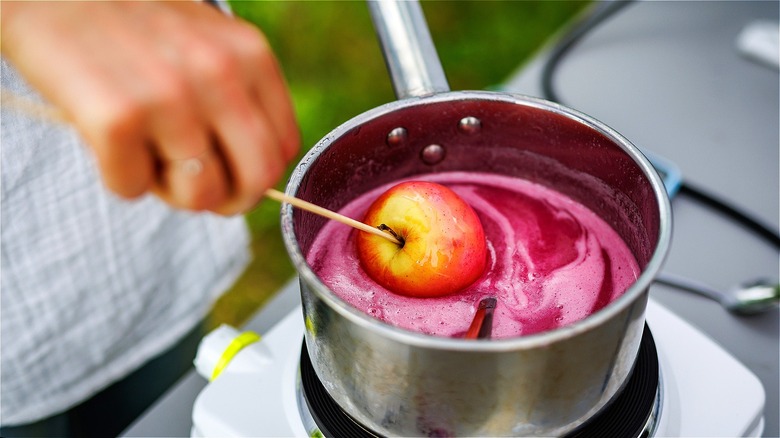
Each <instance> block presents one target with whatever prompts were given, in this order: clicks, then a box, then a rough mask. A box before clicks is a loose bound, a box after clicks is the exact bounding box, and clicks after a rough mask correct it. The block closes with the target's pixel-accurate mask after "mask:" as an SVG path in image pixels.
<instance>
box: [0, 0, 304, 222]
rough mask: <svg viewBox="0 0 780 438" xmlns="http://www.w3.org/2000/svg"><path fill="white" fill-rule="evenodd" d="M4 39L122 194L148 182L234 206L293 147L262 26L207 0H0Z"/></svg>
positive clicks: (280, 166) (197, 202)
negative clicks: (222, 10) (43, 0)
mask: <svg viewBox="0 0 780 438" xmlns="http://www.w3.org/2000/svg"><path fill="white" fill-rule="evenodd" d="M2 42H3V44H2V50H3V55H4V56H6V57H7V58H8V59H9V60H10V61H11V62H12V63H13V64H14V65H15V67H16V68H17V69H18V70H19V71H20V72H21V73H22V74H23V75H24V76H25V77H26V79H27V80H28V81H29V82H30V83H31V85H32V86H34V87H35V88H36V89H37V90H39V92H40V93H41V94H42V95H43V96H44V97H45V98H47V99H48V100H49V101H50V102H51V103H53V104H54V105H56V106H58V107H59V108H60V109H61V110H62V111H63V112H64V113H65V115H66V117H67V118H68V119H69V120H71V121H72V122H73V124H74V125H75V126H76V128H77V129H78V130H79V131H80V133H81V135H82V136H83V138H84V139H85V141H86V142H87V144H89V145H90V147H91V149H92V150H93V152H94V154H95V156H96V158H97V163H98V166H99V168H100V172H101V176H102V179H103V181H104V183H105V185H106V186H107V187H108V188H109V189H110V190H112V191H114V192H115V193H117V194H118V195H120V196H123V197H127V198H134V197H137V196H140V195H142V194H144V193H146V192H148V191H152V192H154V193H155V194H157V195H158V196H159V197H160V198H162V199H163V200H164V201H166V202H168V203H169V204H171V205H172V206H174V207H178V208H185V209H191V210H210V211H213V212H216V213H220V214H226V215H229V214H237V213H241V212H244V211H246V210H248V209H250V208H252V207H253V206H254V205H255V204H256V203H257V202H258V201H259V200H260V198H261V197H262V196H263V193H264V192H265V190H266V189H267V188H269V187H271V186H272V185H273V184H275V183H276V182H277V181H278V180H279V179H280V178H281V176H282V174H283V171H284V168H285V166H286V165H287V163H289V161H290V160H291V159H292V158H293V157H294V156H295V155H296V154H297V152H298V148H299V142H300V137H299V132H298V127H297V124H296V122H295V118H294V113H293V108H292V103H291V101H290V97H289V94H288V92H287V87H286V84H285V81H284V78H283V76H282V73H281V70H280V68H279V65H278V63H277V61H276V59H275V57H274V55H273V53H272V51H271V49H270V47H269V46H268V44H267V42H266V40H265V38H264V36H263V35H262V34H261V33H260V32H259V31H258V30H257V29H256V28H254V27H252V26H251V25H249V24H247V23H244V22H242V21H240V20H239V19H234V18H231V17H227V16H225V15H223V14H221V13H220V12H219V11H218V10H216V9H215V8H212V7H209V6H208V5H205V4H201V3H198V2H194V1H185V2H170V3H169V2H113V1H112V2H84V3H81V2H56V3H39V2H6V1H4V2H3V11H2ZM193 159H194V160H193Z"/></svg>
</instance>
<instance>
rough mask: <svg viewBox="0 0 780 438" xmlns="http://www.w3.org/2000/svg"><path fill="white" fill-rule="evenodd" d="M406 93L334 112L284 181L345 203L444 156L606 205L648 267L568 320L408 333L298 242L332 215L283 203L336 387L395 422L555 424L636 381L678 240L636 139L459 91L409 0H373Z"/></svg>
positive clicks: (348, 403) (365, 414) (486, 428)
mask: <svg viewBox="0 0 780 438" xmlns="http://www.w3.org/2000/svg"><path fill="white" fill-rule="evenodd" d="M369 7H370V9H371V12H372V16H373V18H374V21H375V25H376V29H377V33H378V35H379V37H380V40H381V43H382V47H383V51H384V54H385V58H386V61H387V63H388V67H389V70H390V73H391V76H392V80H393V84H394V87H395V90H396V94H397V96H398V98H399V100H397V101H394V102H391V103H388V104H386V105H382V106H380V107H378V108H374V109H372V110H370V111H368V112H366V113H363V114H360V115H358V116H357V117H355V118H353V119H352V120H350V121H348V122H346V123H344V124H343V125H341V126H339V127H337V128H336V129H335V130H333V131H332V132H331V133H329V134H328V135H327V136H325V138H323V139H322V140H320V141H319V142H318V143H317V144H316V145H315V146H314V148H313V149H312V150H311V151H310V152H309V153H308V154H307V155H306V156H305V157H304V158H303V159H302V161H301V162H300V163H299V164H298V166H297V167H296V169H295V170H294V173H293V174H292V176H291V179H290V181H289V184H288V186H287V193H288V194H290V195H294V196H297V197H300V198H303V199H305V200H307V201H310V202H314V203H316V204H319V205H322V206H324V207H326V208H329V209H332V210H338V209H339V208H340V207H342V206H344V205H345V204H346V203H347V202H348V201H349V200H351V199H353V198H355V197H356V196H358V195H360V194H361V193H363V192H365V191H367V190H370V189H372V188H375V187H377V186H379V185H382V184H385V183H387V182H390V181H392V180H396V179H398V178H404V177H409V176H413V175H418V174H424V173H430V172H442V171H453V170H458V171H479V172H485V171H488V172H493V173H498V174H504V175H513V176H517V177H522V178H526V179H529V180H531V181H535V182H538V183H541V184H544V185H547V186H550V187H552V188H554V189H556V190H558V191H560V192H563V193H564V194H566V195H568V196H570V197H572V198H574V199H576V200H577V201H579V202H581V203H583V204H584V205H586V206H588V207H589V208H590V209H592V210H593V211H595V212H596V213H597V214H599V215H600V216H601V217H602V218H604V219H605V220H606V221H607V222H608V223H610V224H611V225H612V226H613V227H614V229H615V230H616V231H617V232H618V233H619V234H620V235H621V237H622V238H623V239H624V240H625V241H626V243H627V244H628V246H629V248H630V249H631V250H632V252H633V253H634V255H635V257H636V259H637V261H638V262H639V265H640V267H641V268H642V274H641V275H640V277H639V278H638V279H637V281H636V283H635V284H634V285H632V286H631V287H630V288H629V290H628V291H627V292H626V293H625V294H624V295H623V296H621V297H620V298H619V299H617V300H616V301H614V302H612V303H611V304H609V305H608V306H606V307H604V308H603V309H602V310H600V311H598V312H596V313H594V314H593V315H591V316H589V317H588V318H586V319H585V320H583V321H580V322H577V323H575V324H572V325H569V326H566V327H563V328H560V329H557V330H553V331H549V332H544V333H539V334H535V335H531V336H526V337H518V338H513V339H503V340H492V341H473V340H465V339H449V338H440V337H432V336H427V335H423V334H420V333H413V332H410V331H406V330H402V329H399V328H396V327H392V326H390V325H388V324H385V323H382V322H380V321H378V320H377V319H374V318H373V317H371V316H368V315H366V314H364V313H362V312H360V311H358V310H357V309H355V308H353V307H351V306H350V305H349V304H347V303H346V302H344V301H342V300H341V299H340V298H338V296H336V295H335V294H334V293H333V291H331V290H330V289H328V287H327V286H325V284H323V283H322V281H320V279H319V278H317V275H316V273H315V272H313V271H312V269H311V267H310V266H309V265H308V264H307V263H306V259H305V256H306V254H307V251H308V250H309V248H310V246H311V244H312V242H313V241H314V238H315V236H316V235H317V232H318V231H319V230H320V228H321V227H322V226H323V224H324V221H325V219H323V218H321V217H319V216H315V215H312V214H309V213H307V212H305V211H300V210H297V209H293V208H291V207H289V206H286V207H285V208H284V209H283V211H282V228H283V234H284V240H285V245H286V247H287V250H288V252H289V254H290V257H291V259H292V261H293V263H294V264H295V267H296V269H297V271H298V274H299V277H300V284H301V294H302V301H303V313H304V315H303V317H304V318H305V320H306V326H307V330H306V333H305V340H306V345H307V348H308V352H309V355H310V356H311V360H312V363H313V366H314V369H315V371H316V373H317V376H318V377H319V379H320V380H321V381H322V383H323V385H324V386H325V388H326V390H327V392H328V394H329V395H330V396H331V397H333V399H334V400H335V401H336V402H337V403H338V404H339V405H340V406H341V407H342V408H343V409H344V411H345V412H346V413H348V414H349V415H350V416H352V417H353V418H354V419H355V420H356V421H357V422H359V423H360V424H362V425H364V426H365V427H367V428H369V429H370V430H372V431H373V432H375V433H377V434H381V435H389V436H394V435H397V436H445V435H446V436H505V435H523V436H529V435H543V436H551V435H561V434H565V433H566V432H568V431H571V430H573V429H574V428H576V427H577V426H579V425H581V424H583V423H584V422H585V421H587V420H588V419H589V418H591V417H592V416H594V415H595V414H596V413H598V412H599V410H601V409H602V408H603V407H604V406H605V405H606V404H608V403H609V401H610V400H612V399H613V398H614V397H615V396H616V394H617V393H618V392H619V391H620V390H621V389H622V387H623V385H624V383H625V382H626V381H627V379H628V377H629V376H630V373H631V371H632V367H633V365H634V362H635V359H636V357H637V352H638V348H639V342H640V339H641V336H642V332H643V327H644V323H645V307H646V302H647V295H648V287H649V285H650V283H651V281H652V280H653V277H654V276H655V275H656V274H657V273H658V271H659V268H660V267H661V264H662V261H663V259H664V257H665V255H666V253H667V250H668V248H669V242H670V236H671V215H670V205H669V200H668V198H667V195H666V191H665V190H664V187H663V184H662V182H661V180H660V178H659V177H658V175H657V174H656V172H655V171H654V170H653V168H652V166H651V165H650V163H649V162H648V161H647V159H645V157H644V156H643V155H642V154H641V153H640V152H639V151H638V150H637V148H636V147H634V146H633V145H632V144H631V143H630V142H629V141H628V140H626V139H625V138H623V137H622V136H621V135H620V134H618V133H617V132H615V131H614V130H612V129H610V128H609V127H607V126H605V125H604V124H603V123H601V122H599V121H596V120H594V119H593V118H591V117H588V116H587V115H585V114H582V113H580V112H577V111H574V110H572V109H569V108H565V107H563V106H560V105H557V104H555V103H552V102H548V101H545V100H541V99H537V98H533V97H526V96H520V95H515V94H508V93H497V92H480V91H463V92H450V91H449V90H448V88H449V87H448V85H447V81H446V79H445V76H444V73H443V71H442V68H441V65H440V63H439V60H438V57H437V55H436V52H435V49H434V46H433V43H432V41H431V38H430V35H429V33H428V30H427V27H426V24H425V21H424V18H423V15H422V10H421V8H420V6H419V5H418V4H417V3H416V2H394V1H377V2H374V1H372V2H369Z"/></svg>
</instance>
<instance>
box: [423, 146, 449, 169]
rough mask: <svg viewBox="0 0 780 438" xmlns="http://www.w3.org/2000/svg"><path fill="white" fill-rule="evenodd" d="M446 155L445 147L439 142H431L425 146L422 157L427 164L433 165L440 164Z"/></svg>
mask: <svg viewBox="0 0 780 438" xmlns="http://www.w3.org/2000/svg"><path fill="white" fill-rule="evenodd" d="M444 155H445V151H444V147H442V146H441V145H438V144H429V145H428V146H425V147H424V148H423V150H422V152H421V153H420V158H422V160H423V162H424V163H425V164H429V165H431V166H433V165H434V164H439V163H440V162H441V160H443V159H444Z"/></svg>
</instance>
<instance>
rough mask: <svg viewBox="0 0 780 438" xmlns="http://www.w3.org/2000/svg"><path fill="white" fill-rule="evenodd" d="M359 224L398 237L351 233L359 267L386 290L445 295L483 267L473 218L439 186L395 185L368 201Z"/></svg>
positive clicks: (481, 239)
mask: <svg viewBox="0 0 780 438" xmlns="http://www.w3.org/2000/svg"><path fill="white" fill-rule="evenodd" d="M363 222H364V223H366V224H368V225H371V226H375V227H378V228H379V229H382V230H387V232H390V233H391V234H394V235H395V236H396V237H397V238H398V240H400V241H401V244H400V245H399V244H397V243H394V242H393V241H391V240H389V239H385V238H383V237H381V236H376V235H373V234H371V233H366V232H359V233H358V234H357V236H356V237H357V239H356V240H357V254H358V258H359V259H360V264H361V266H362V267H363V269H364V270H365V272H366V273H367V274H368V275H369V276H370V277H371V278H372V279H373V280H374V281H376V282H377V283H379V284H380V285H382V286H383V287H385V288H386V289H388V290H390V291H391V292H394V293H397V294H399V295H406V296H412V297H420V298H428V297H438V296H443V295H448V294H451V293H455V292H458V291H460V290H463V289H464V288H466V287H467V286H469V285H470V284H472V283H473V282H474V281H475V280H476V279H477V278H479V277H480V276H481V275H482V272H483V271H484V270H485V265H486V264H487V244H486V242H485V231H484V230H483V229H482V223H481V222H480V221H479V217H477V214H476V212H475V211H474V209H473V208H471V206H470V205H469V204H467V203H466V202H465V201H464V200H463V199H462V198H460V197H459V196H458V195H457V194H455V192H453V191H452V190H451V189H449V188H447V187H445V186H443V185H441V184H437V183H432V182H427V181H407V182H403V183H400V184H398V185H395V186H393V187H391V188H390V189H389V190H387V191H386V192H384V193H383V194H382V195H380V196H379V197H378V198H377V199H376V200H375V201H374V202H373V203H372V204H371V206H370V207H369V208H368V211H367V212H366V215H365V217H364V219H363Z"/></svg>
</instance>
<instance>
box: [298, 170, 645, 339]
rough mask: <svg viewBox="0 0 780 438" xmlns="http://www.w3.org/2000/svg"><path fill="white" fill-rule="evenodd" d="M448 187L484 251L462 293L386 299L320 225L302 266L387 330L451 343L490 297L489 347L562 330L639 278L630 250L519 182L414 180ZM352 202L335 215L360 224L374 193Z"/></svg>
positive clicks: (342, 242)
mask: <svg viewBox="0 0 780 438" xmlns="http://www.w3.org/2000/svg"><path fill="white" fill-rule="evenodd" d="M413 179H414V180H426V181H433V182H437V183H440V184H443V185H446V186H448V187H449V188H451V189H452V190H453V191H454V192H455V193H457V194H458V195H459V196H460V197H461V198H463V199H464V200H465V201H466V202H467V203H469V204H470V205H471V206H472V208H474V210H475V211H476V212H477V215H478V216H479V218H480V220H481V222H482V226H483V228H484V230H485V237H486V240H487V248H488V257H489V260H488V263H487V267H486V269H485V272H484V273H483V274H482V276H481V277H480V278H479V279H477V280H476V281H475V282H474V283H473V284H472V285H471V286H469V287H467V288H466V289H464V290H462V291H460V292H457V293H455V294H452V295H447V296H444V297H438V298H411V297H406V296H401V295H397V294H394V293H393V292H391V291H389V290H387V289H385V288H383V287H382V286H380V285H379V284H377V283H376V282H374V281H373V280H372V279H371V278H370V277H369V276H368V275H367V274H366V273H365V272H364V271H363V270H362V269H361V268H360V262H359V259H358V256H357V253H356V249H355V242H354V233H359V232H361V231H357V230H354V229H352V228H350V227H347V226H345V225H343V224H340V223H338V222H334V221H330V222H328V223H327V224H326V225H325V226H324V227H323V228H322V230H320V233H319V234H318V236H317V238H316V240H315V242H314V244H313V245H312V248H311V250H310V251H309V254H308V255H307V262H308V263H309V265H310V266H311V267H312V269H313V270H314V272H315V273H316V274H317V275H318V276H319V277H320V279H321V280H322V281H323V283H325V284H326V285H327V286H328V287H329V288H330V289H331V290H332V291H333V292H334V293H335V294H336V295H338V296H339V297H340V298H341V299H343V300H344V301H346V302H348V303H349V304H351V305H352V306H354V307H355V308H357V309H359V310H361V311H362V312H364V313H366V314H368V315H371V316H373V317H375V318H377V319H379V320H381V321H384V322H386V323H388V324H391V325H394V326H397V327H400V328H403V329H407V330H411V331H416V332H421V333H425V334H429V335H434V336H443V337H460V336H462V335H463V334H464V332H465V331H466V329H468V327H469V324H470V322H471V320H472V318H473V316H474V313H475V312H476V309H477V306H478V303H479V301H480V299H481V298H483V297H486V296H494V297H496V298H497V300H498V304H497V306H496V309H495V313H494V316H493V330H492V337H493V338H494V339H500V338H510V337H516V336H522V335H530V334H533V333H539V332H542V331H545V330H552V329H555V328H558V327H562V326H565V325H567V324H571V323H573V322H575V321H579V320H582V319H584V318H585V317H587V316H588V315H590V314H592V313H594V312H596V311H598V310H599V309H601V308H603V307H604V306H606V305H607V304H609V303H610V302H611V301H612V300H614V299H616V298H617V297H619V296H620V295H621V294H623V293H624V292H625V291H626V290H627V289H628V287H629V286H630V285H631V284H632V283H633V282H634V281H635V280H636V279H637V277H638V276H639V274H640V270H639V266H638V264H637V262H636V259H635V258H634V256H633V254H632V253H631V251H630V250H629V249H628V247H627V246H626V244H625V242H624V241H623V240H622V239H621V238H620V236H618V234H617V233H616V232H615V231H614V230H613V229H612V228H611V227H610V226H609V225H608V224H607V223H606V222H605V221H604V220H603V219H601V218H600V217H599V216H597V215H596V214H595V213H594V212H592V211H591V210H589V209H588V208H586V207H585V206H583V205H582V204H579V203H578V202H576V201H574V200H572V199H571V198H569V197H567V196H565V195H563V194H561V193H558V192H556V191H554V190H552V189H550V188H547V187H545V186H542V185H539V184H535V183H532V182H529V181H527V180H523V179H519V178H513V177H507V176H501V175H495V174H487V173H472V172H448V173H439V174H429V175H424V176H417V177H415V178H413ZM399 182H401V181H395V182H393V183H390V184H387V185H385V186H382V187H379V188H376V189H374V190H372V191H370V192H368V193H365V194H363V195H361V196H360V197H358V198H356V199H354V200H352V201H351V202H350V203H349V204H348V205H346V206H345V207H344V208H343V209H342V210H341V211H340V213H342V214H344V215H346V216H349V217H352V218H356V219H358V220H360V219H362V218H363V216H364V215H365V212H366V211H367V210H368V207H369V206H370V205H371V203H372V202H373V201H374V199H376V198H377V197H378V196H379V195H380V194H382V193H383V192H385V191H386V190H387V189H389V188H390V187H391V186H393V185H395V184H397V183H399Z"/></svg>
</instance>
